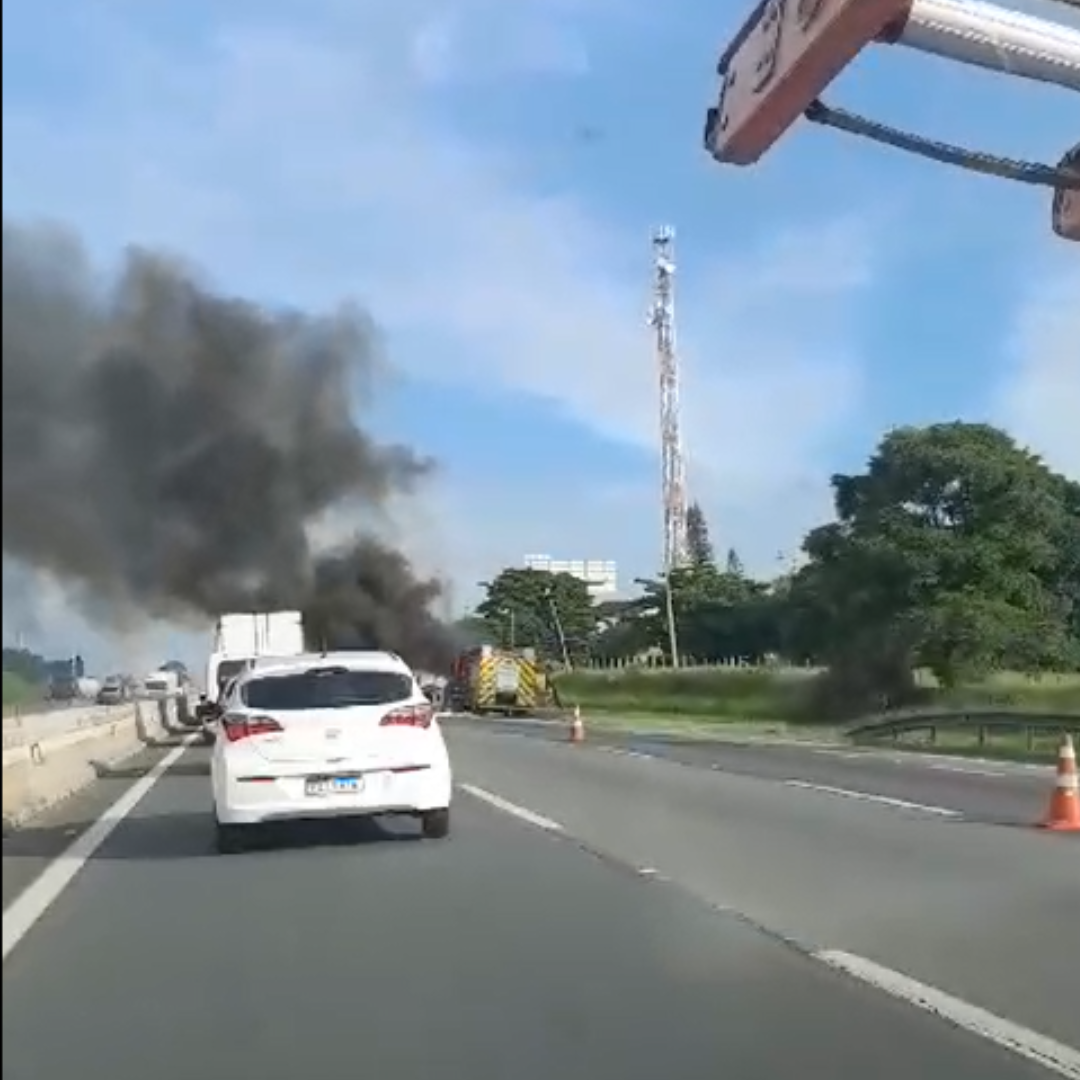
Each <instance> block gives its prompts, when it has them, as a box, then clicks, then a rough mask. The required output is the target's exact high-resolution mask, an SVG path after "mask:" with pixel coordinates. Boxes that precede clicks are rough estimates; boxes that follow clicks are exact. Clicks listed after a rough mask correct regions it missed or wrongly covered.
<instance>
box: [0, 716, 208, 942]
mask: <svg viewBox="0 0 1080 1080" xmlns="http://www.w3.org/2000/svg"><path fill="white" fill-rule="evenodd" d="M195 738H197V736H196V735H191V736H188V737H187V738H185V739H184V742H183V743H182V744H181V745H180V746H177V747H175V748H174V749H172V750H170V751H169V752H168V753H167V754H166V755H165V756H164V757H163V758H162V759H161V760H160V761H159V762H158V763H157V764H156V765H154V766H153V768H151V769H150V771H149V772H148V773H147V774H146V775H145V776H144V777H142V778H141V779H139V780H137V781H136V782H135V783H134V784H132V785H131V787H129V788H128V789H127V790H126V791H125V792H124V793H123V795H121V796H120V798H118V799H117V800H116V802H114V803H113V804H112V806H110V807H109V808H108V809H107V810H105V811H104V813H103V814H102V815H101V817H99V818H98V819H97V821H95V822H94V824H93V825H91V826H90V827H89V828H88V829H87V830H86V832H84V833H82V835H80V836H78V837H76V838H75V840H74V841H73V842H72V844H71V846H70V847H69V848H68V849H67V850H66V851H65V852H63V854H61V855H58V856H57V857H56V858H55V859H53V861H52V862H51V863H49V865H48V866H47V867H46V868H45V869H44V870H43V871H42V872H41V873H40V874H39V875H38V876H37V877H36V878H35V879H34V880H33V881H32V882H31V883H30V884H29V885H27V887H26V888H25V889H24V890H23V891H22V892H21V893H20V894H19V896H18V897H16V899H15V900H13V901H12V902H11V903H10V904H9V905H8V906H7V908H5V910H4V959H5V960H7V958H8V956H10V955H11V952H12V950H13V949H14V948H15V947H16V946H17V945H18V944H19V942H20V941H22V939H23V938H24V937H26V935H27V934H28V933H29V932H30V929H31V928H32V927H33V925H34V924H35V923H36V922H37V921H38V919H40V918H41V916H42V915H44V914H45V912H46V911H48V910H49V908H50V907H52V905H53V904H55V903H56V901H57V900H58V899H59V897H60V895H61V894H62V893H63V892H64V890H65V889H66V888H67V887H68V886H69V885H70V884H71V882H72V881H73V880H74V879H75V877H76V875H77V874H78V873H79V871H80V870H82V868H83V867H84V866H85V865H86V864H87V863H88V862H89V861H90V859H92V858H93V857H94V852H96V851H97V849H98V848H99V847H101V845H102V844H104V843H105V841H106V840H107V839H108V838H109V836H110V834H111V833H112V832H113V830H114V829H115V828H116V827H117V826H118V825H119V824H120V823H121V822H122V821H123V820H124V818H126V817H127V816H128V815H129V814H130V813H131V812H132V811H133V810H134V809H135V807H137V806H138V805H139V803H141V802H142V800H143V799H144V798H146V796H147V795H148V794H149V793H150V790H151V789H152V788H153V786H154V785H155V784H156V783H157V782H158V781H159V780H160V779H161V778H162V777H163V776H164V775H165V773H166V772H168V771H169V769H171V768H172V766H173V765H174V764H175V763H176V762H177V761H178V760H179V759H180V757H181V755H182V754H183V753H184V752H185V751H186V750H187V748H188V747H189V746H190V745H191V743H192V742H193V741H194V740H195Z"/></svg>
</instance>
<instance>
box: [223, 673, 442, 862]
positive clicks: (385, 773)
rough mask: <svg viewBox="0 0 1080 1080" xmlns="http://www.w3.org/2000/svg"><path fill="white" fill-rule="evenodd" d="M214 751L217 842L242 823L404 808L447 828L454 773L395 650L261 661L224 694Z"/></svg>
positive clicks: (234, 836)
mask: <svg viewBox="0 0 1080 1080" xmlns="http://www.w3.org/2000/svg"><path fill="white" fill-rule="evenodd" d="M221 704H222V707H223V714H222V716H221V719H220V721H219V722H218V724H217V738H216V739H215V740H214V748H213V751H212V752H211V757H210V776H211V783H212V786H213V795H214V815H215V821H216V827H217V843H218V849H219V850H220V851H222V852H231V851H238V850H240V849H242V847H243V841H244V834H245V831H246V829H247V828H248V827H250V826H253V825H259V824H263V823H269V822H275V821H285V820H290V819H304V818H330V817H335V818H336V817H366V816H372V815H377V814H408V815H411V816H414V817H418V818H419V819H420V822H421V825H422V828H423V833H424V835H425V836H428V837H432V838H441V837H445V836H447V835H448V834H449V832H450V798H451V792H452V788H453V778H452V774H451V769H450V757H449V754H448V753H447V749H446V743H445V741H444V740H443V735H442V731H441V729H440V728H439V724H438V721H437V720H436V718H435V711H434V709H433V708H432V705H431V702H430V701H428V699H427V697H426V696H425V695H424V692H423V691H422V690H421V689H420V687H419V685H418V684H417V681H416V677H415V675H414V674H413V672H412V670H411V669H410V668H409V666H408V665H407V664H406V663H405V661H404V660H402V659H401V658H400V657H398V656H395V655H394V654H393V653H387V652H331V653H320V654H312V655H305V656H294V657H289V658H288V659H283V660H279V661H276V662H273V663H265V662H263V663H260V664H259V665H258V666H257V667H255V668H252V669H250V670H248V671H246V672H244V673H243V674H241V675H240V676H239V677H238V678H237V679H236V680H235V682H234V683H233V684H232V685H231V686H230V688H229V691H228V693H227V695H226V697H225V698H224V699H223V700H222V702H221Z"/></svg>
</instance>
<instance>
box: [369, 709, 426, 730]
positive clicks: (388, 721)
mask: <svg viewBox="0 0 1080 1080" xmlns="http://www.w3.org/2000/svg"><path fill="white" fill-rule="evenodd" d="M434 715H435V710H434V709H433V708H432V707H431V705H429V704H424V705H402V706H401V707H400V708H398V709H394V710H393V711H392V712H388V713H387V714H386V715H385V716H384V717H383V718H382V719H381V720H380V721H379V725H380V727H412V728H429V727H431V720H432V717H434Z"/></svg>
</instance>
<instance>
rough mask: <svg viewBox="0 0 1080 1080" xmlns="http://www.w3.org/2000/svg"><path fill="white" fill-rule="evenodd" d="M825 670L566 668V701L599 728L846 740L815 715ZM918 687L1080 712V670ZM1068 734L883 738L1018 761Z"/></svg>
mask: <svg viewBox="0 0 1080 1080" xmlns="http://www.w3.org/2000/svg"><path fill="white" fill-rule="evenodd" d="M819 674H820V672H819V671H813V670H808V669H797V668H786V669H785V668H777V669H752V668H736V667H731V666H725V667H699V668H685V669H682V670H680V671H671V670H666V669H663V668H622V669H614V670H613V669H606V670H593V671H589V670H585V671H577V672H573V673H569V674H563V675H560V676H558V678H557V683H558V687H559V693H560V696H561V698H562V699H563V702H564V704H567V705H580V706H581V709H582V712H583V713H584V715H585V717H586V722H587V724H588V725H589V726H591V727H593V728H601V729H607V730H622V731H627V732H634V733H638V734H658V735H676V736H683V737H687V738H720V739H726V740H736V741H742V740H766V741H771V740H775V739H788V740H796V741H799V742H804V741H807V740H810V741H815V742H842V741H844V736H843V730H844V727H845V725H843V724H838V723H836V722H835V721H834V720H833V719H832V718H830V717H828V716H821V715H811V714H810V712H809V710H808V707H807V700H808V696H809V692H810V690H811V687H812V685H813V680H814V677H815V676H817V675H819ZM918 683H919V686H920V688H921V690H922V692H923V694H924V696H925V702H924V703H925V704H926V705H927V706H929V707H933V706H934V705H937V704H940V705H941V706H942V707H945V708H953V707H955V708H958V709H959V708H964V707H967V708H979V707H985V708H994V707H1009V708H1019V709H1030V710H1031V711H1032V712H1055V713H1063V714H1066V715H1073V714H1075V716H1076V717H1077V722H1078V724H1080V674H1076V675H1043V676H1040V677H1033V676H1027V675H1022V674H1018V673H1014V672H1004V673H1001V674H998V675H995V676H993V677H991V678H988V679H986V680H985V681H983V682H980V683H977V684H974V685H971V686H965V687H962V688H959V689H956V690H951V691H948V692H946V691H943V690H941V689H939V688H938V687H937V686H936V685H935V684H934V680H933V679H932V678H930V677H929V676H927V675H920V677H919V678H918ZM1059 743H1060V737H1059V736H1057V735H1053V734H1045V735H1038V736H1036V737H1035V738H1033V739H1029V738H1028V736H1027V735H1026V734H1025V733H1023V732H1017V731H1015V730H1012V731H994V730H990V731H987V732H983V733H982V734H980V733H979V731H978V730H977V729H976V728H974V727H973V728H972V729H971V730H942V731H938V732H937V733H936V735H935V737H934V739H933V741H930V740H929V738H928V736H927V735H926V733H925V732H920V733H918V734H911V735H904V736H902V737H901V738H900V739H898V740H897V741H895V742H893V741H891V740H890V741H889V742H888V743H885V744H883V745H887V746H889V747H895V748H896V749H897V750H906V751H912V752H925V753H937V754H950V755H958V756H971V757H982V758H1000V759H1002V760H1012V761H1032V762H1042V763H1046V762H1052V761H1053V760H1054V758H1055V756H1056V755H1057V752H1058V747H1059Z"/></svg>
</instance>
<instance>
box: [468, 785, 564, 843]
mask: <svg viewBox="0 0 1080 1080" xmlns="http://www.w3.org/2000/svg"><path fill="white" fill-rule="evenodd" d="M459 786H460V788H461V790H462V791H464V792H467V793H468V794H469V795H472V797H473V798H474V799H480V800H482V801H483V802H486V803H487V804H488V805H489V806H494V807H495V809H496V810H501V811H502V812H503V813H504V814H510V815H511V816H513V817H516V818H518V820H520V821H527V822H528V823H529V824H530V825H535V826H536V827H537V828H538V829H546V830H547V831H548V832H562V831H563V827H562V826H561V825H560V824H559V823H558V822H557V821H552V820H551V818H549V817H544V815H543V814H536V813H534V812H533V811H532V810H530V809H528V808H527V807H525V806H518V804H517V803H513V802H511V801H510V800H509V799H504V798H503V797H502V796H501V795H496V794H495V792H493V791H488V790H487V789H485V788H482V787H477V786H476V785H475V784H461V785H459Z"/></svg>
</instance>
